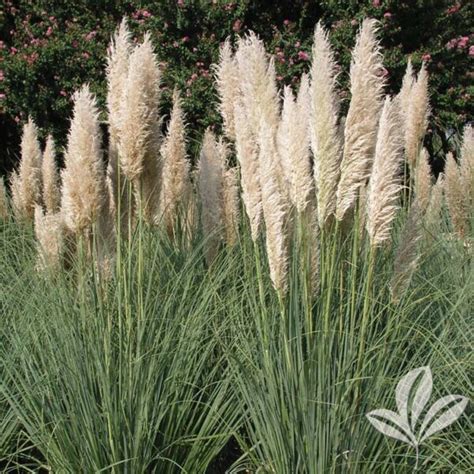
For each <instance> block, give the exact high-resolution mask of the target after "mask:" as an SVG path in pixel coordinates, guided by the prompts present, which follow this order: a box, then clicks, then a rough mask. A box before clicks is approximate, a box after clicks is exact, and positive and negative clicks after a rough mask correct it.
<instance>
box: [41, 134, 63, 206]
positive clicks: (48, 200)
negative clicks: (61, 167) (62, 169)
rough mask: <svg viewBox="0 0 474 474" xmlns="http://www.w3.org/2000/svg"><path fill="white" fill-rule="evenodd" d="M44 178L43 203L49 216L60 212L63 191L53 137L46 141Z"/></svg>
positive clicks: (43, 164)
mask: <svg viewBox="0 0 474 474" xmlns="http://www.w3.org/2000/svg"><path fill="white" fill-rule="evenodd" d="M42 176H43V203H44V206H45V208H46V212H47V213H48V214H55V213H56V212H58V211H59V206H60V203H61V190H60V185H59V172H58V168H57V165H56V150H55V146H54V141H53V137H52V136H51V135H49V136H48V138H47V139H46V147H45V149H44V154H43V163H42Z"/></svg>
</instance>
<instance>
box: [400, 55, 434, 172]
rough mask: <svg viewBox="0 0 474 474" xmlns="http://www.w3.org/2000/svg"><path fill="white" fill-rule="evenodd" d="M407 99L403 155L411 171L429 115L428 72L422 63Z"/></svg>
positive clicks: (414, 164)
mask: <svg viewBox="0 0 474 474" xmlns="http://www.w3.org/2000/svg"><path fill="white" fill-rule="evenodd" d="M409 97H410V99H409V101H408V108H407V115H406V118H405V154H406V159H407V162H408V164H409V165H410V167H411V168H412V169H413V168H414V167H415V166H416V161H417V158H418V155H419V153H420V147H421V144H422V142H423V138H424V136H425V133H426V129H427V127H428V117H429V114H430V105H429V96H428V71H427V70H426V66H425V64H424V63H423V65H422V66H421V69H420V72H419V73H418V77H417V78H416V81H414V83H413V86H412V88H411V93H410V96H409Z"/></svg>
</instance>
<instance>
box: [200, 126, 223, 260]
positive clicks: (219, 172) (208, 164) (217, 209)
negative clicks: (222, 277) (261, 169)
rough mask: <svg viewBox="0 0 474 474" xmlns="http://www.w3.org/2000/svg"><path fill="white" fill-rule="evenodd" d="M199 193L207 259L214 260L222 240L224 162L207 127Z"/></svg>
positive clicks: (201, 162) (203, 145) (202, 152)
mask: <svg viewBox="0 0 474 474" xmlns="http://www.w3.org/2000/svg"><path fill="white" fill-rule="evenodd" d="M198 169H199V178H198V180H199V195H200V198H201V219H202V227H203V231H204V235H205V237H206V247H205V253H206V260H207V262H208V263H209V264H210V263H212V261H213V260H214V258H215V256H216V255H217V252H218V250H219V245H220V243H221V241H222V236H223V226H224V216H223V212H222V193H223V185H224V182H223V176H224V164H223V161H222V157H221V156H220V154H219V149H218V144H217V141H216V137H215V136H214V134H213V133H212V132H211V131H210V130H209V129H207V130H206V132H205V133H204V139H203V144H202V149H201V155H200V158H199V167H198Z"/></svg>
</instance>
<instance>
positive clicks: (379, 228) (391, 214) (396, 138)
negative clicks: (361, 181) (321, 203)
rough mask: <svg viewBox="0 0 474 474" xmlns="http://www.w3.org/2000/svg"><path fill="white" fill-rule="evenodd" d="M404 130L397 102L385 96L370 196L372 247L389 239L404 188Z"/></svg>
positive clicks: (370, 237) (368, 229)
mask: <svg viewBox="0 0 474 474" xmlns="http://www.w3.org/2000/svg"><path fill="white" fill-rule="evenodd" d="M402 162H403V131H402V128H401V117H400V109H399V104H398V101H397V100H391V99H390V97H388V96H387V97H386V99H385V103H384V106H383V109H382V115H381V117H380V123H379V130H378V134H377V144H376V147H375V158H374V165H373V169H372V174H371V176H370V182H369V190H368V197H367V222H366V227H367V232H368V235H369V239H370V243H371V245H372V246H373V247H379V246H381V245H383V244H385V243H387V242H388V241H389V240H390V232H391V229H392V223H393V219H394V218H395V215H396V213H397V210H398V208H399V205H398V201H399V199H400V191H401V189H402V183H401V176H400V168H401V165H402Z"/></svg>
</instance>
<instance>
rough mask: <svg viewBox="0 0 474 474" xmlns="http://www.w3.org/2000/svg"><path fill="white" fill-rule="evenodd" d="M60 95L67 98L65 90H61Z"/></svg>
mask: <svg viewBox="0 0 474 474" xmlns="http://www.w3.org/2000/svg"><path fill="white" fill-rule="evenodd" d="M59 95H62V96H63V97H66V96H67V92H66V91H65V90H60V91H59Z"/></svg>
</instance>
